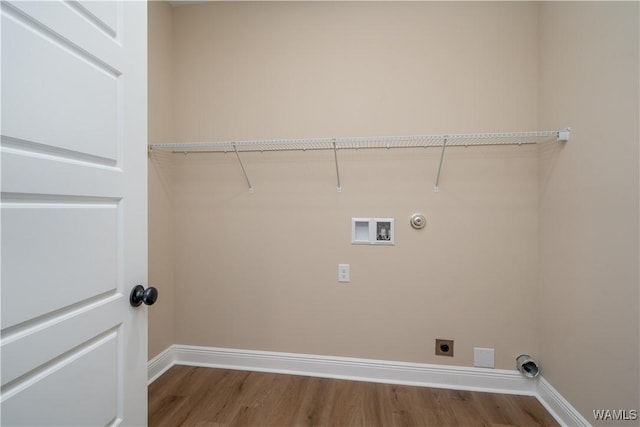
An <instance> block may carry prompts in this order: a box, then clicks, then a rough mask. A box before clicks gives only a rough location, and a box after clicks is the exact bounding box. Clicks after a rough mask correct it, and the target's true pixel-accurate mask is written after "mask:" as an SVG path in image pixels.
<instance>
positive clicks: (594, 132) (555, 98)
mask: <svg viewBox="0 0 640 427" xmlns="http://www.w3.org/2000/svg"><path fill="white" fill-rule="evenodd" d="M638 16H639V10H638V3H637V2H629V3H608V2H606V3H586V2H580V3H573V2H568V3H562V2H560V3H556V2H548V3H544V4H543V5H541V9H540V124H541V126H542V127H551V128H558V127H562V126H565V125H571V126H572V128H573V132H572V135H571V141H570V142H569V143H567V144H566V146H564V147H558V146H556V147H546V148H545V149H543V150H541V155H540V184H539V193H540V216H539V218H540V239H539V242H540V243H539V248H540V255H539V258H540V304H539V307H540V308H539V312H540V315H541V316H540V323H539V328H540V330H539V332H540V362H541V364H542V366H543V372H544V376H545V378H546V379H547V380H549V381H550V382H551V384H552V385H553V386H554V387H556V388H557V389H558V391H559V392H560V393H561V394H562V395H563V396H564V397H566V398H567V399H568V400H569V401H570V402H571V403H572V404H573V405H574V406H575V407H576V408H577V409H578V410H580V412H581V413H582V414H583V416H584V417H585V418H586V419H587V420H589V421H591V422H593V421H594V419H593V412H592V410H593V409H599V408H600V409H627V410H629V409H638V405H639V402H640V396H639V389H640V385H639V383H638V379H639V372H638V364H639V360H640V354H639V352H638V340H639V325H640V319H639V317H638V314H639V310H638V283H639V278H638V265H639V264H638V261H639V253H638V218H639V213H638V188H639V175H638V156H639V154H638V141H639V139H640V137H639V132H638V127H639V121H638V117H639V115H640V110H639V107H638V100H639V93H638V79H639V77H638V76H639V70H638V63H639V60H640V58H639V56H638V51H639V45H638V40H639V28H638ZM605 424H607V423H605ZM608 425H611V421H609V422H608ZM616 425H623V423H616ZM629 425H638V421H634V422H631V423H629Z"/></svg>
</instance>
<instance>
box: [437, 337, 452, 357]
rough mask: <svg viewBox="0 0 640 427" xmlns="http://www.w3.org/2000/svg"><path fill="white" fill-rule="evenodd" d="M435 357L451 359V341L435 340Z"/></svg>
mask: <svg viewBox="0 0 640 427" xmlns="http://www.w3.org/2000/svg"><path fill="white" fill-rule="evenodd" d="M436 356H449V357H453V340H444V339H441V338H436Z"/></svg>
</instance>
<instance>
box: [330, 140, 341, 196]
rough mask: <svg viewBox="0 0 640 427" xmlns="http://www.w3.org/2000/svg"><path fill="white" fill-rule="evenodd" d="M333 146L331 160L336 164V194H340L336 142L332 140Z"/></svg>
mask: <svg viewBox="0 0 640 427" xmlns="http://www.w3.org/2000/svg"><path fill="white" fill-rule="evenodd" d="M331 143H332V144H333V158H334V159H335V162H336V178H337V180H338V193H342V185H340V168H339V167H338V148H337V147H336V140H335V139H334V140H332V141H331Z"/></svg>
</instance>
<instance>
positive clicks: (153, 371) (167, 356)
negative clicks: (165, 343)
mask: <svg viewBox="0 0 640 427" xmlns="http://www.w3.org/2000/svg"><path fill="white" fill-rule="evenodd" d="M174 347H175V345H172V346H169V347H167V348H166V349H165V350H164V351H162V352H161V353H160V354H158V355H157V356H156V357H154V358H153V359H151V360H149V362H147V384H151V383H152V382H154V381H155V380H157V379H158V377H159V376H160V375H162V374H164V373H165V372H167V371H168V370H169V368H171V367H172V366H173V365H177V364H179V363H176V360H175V356H174Z"/></svg>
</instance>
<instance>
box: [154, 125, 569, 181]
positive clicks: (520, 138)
mask: <svg viewBox="0 0 640 427" xmlns="http://www.w3.org/2000/svg"><path fill="white" fill-rule="evenodd" d="M570 136H571V128H564V129H562V130H559V131H536V132H506V133H470V134H435V135H409V136H380V137H347V138H308V139H281V140H254V141H220V142H197V143H177V142H173V143H165V144H150V145H149V151H150V152H153V151H156V150H158V151H169V152H171V153H183V154H188V153H227V152H234V153H235V155H236V158H237V159H238V163H239V164H240V168H241V169H242V173H243V175H244V178H245V180H246V181H247V185H248V186H249V192H250V193H253V191H254V188H253V185H252V184H251V181H250V180H249V176H248V174H247V171H246V169H245V167H244V164H243V162H242V159H241V157H240V153H241V152H263V151H307V150H333V159H334V162H335V167H336V180H337V184H338V192H339V193H340V192H342V183H341V181H340V166H339V163H338V150H344V149H353V150H359V149H375V148H386V149H390V148H434V147H440V148H442V151H441V153H440V162H439V164H438V172H437V175H436V180H435V185H434V187H433V191H434V192H436V193H438V192H439V191H440V178H441V175H442V167H443V164H444V157H445V151H446V150H447V149H448V148H451V147H471V146H489V145H526V144H536V143H540V142H544V141H553V140H555V141H559V142H567V141H569V138H570Z"/></svg>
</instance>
